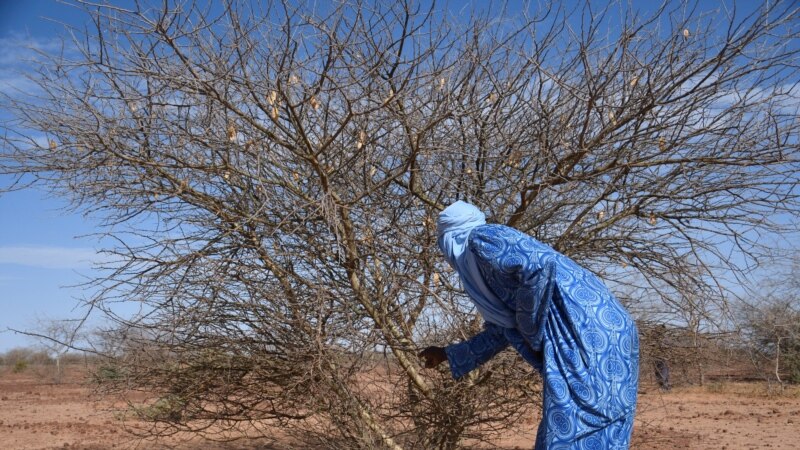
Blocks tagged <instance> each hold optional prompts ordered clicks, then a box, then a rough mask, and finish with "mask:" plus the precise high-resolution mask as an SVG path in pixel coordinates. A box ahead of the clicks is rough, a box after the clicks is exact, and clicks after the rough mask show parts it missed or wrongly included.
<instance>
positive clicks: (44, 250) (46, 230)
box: [0, 0, 97, 352]
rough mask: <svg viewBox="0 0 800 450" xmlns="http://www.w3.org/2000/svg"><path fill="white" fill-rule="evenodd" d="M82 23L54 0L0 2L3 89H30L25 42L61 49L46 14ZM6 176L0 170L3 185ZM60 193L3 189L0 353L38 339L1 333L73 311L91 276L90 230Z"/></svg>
mask: <svg viewBox="0 0 800 450" xmlns="http://www.w3.org/2000/svg"><path fill="white" fill-rule="evenodd" d="M45 16H46V17H57V18H58V20H60V21H63V22H64V23H70V24H80V23H82V22H84V21H85V20H86V17H85V16H84V15H83V14H82V13H81V12H80V11H78V10H77V9H76V8H73V7H70V6H67V5H64V4H59V3H56V2H55V1H46V0H33V1H25V2H22V1H15V0H0V89H2V90H3V91H5V92H8V90H9V89H13V88H23V89H25V88H29V84H28V83H27V82H26V81H25V80H24V78H21V77H20V71H23V70H25V68H26V64H25V63H24V59H25V58H29V57H32V56H33V55H34V53H33V52H31V51H30V50H29V49H27V48H26V47H31V46H33V47H36V48H40V49H43V50H52V49H56V48H58V39H57V37H58V33H60V32H61V31H62V30H63V27H62V26H61V25H59V24H57V23H54V22H52V21H49V20H45V19H43V17H45ZM8 180H9V178H7V177H3V176H2V175H0V186H3V185H6V184H8ZM66 206H67V204H66V203H65V201H64V200H63V199H58V198H54V197H52V196H50V195H49V194H48V193H47V192H44V191H42V190H36V189H26V190H22V191H16V192H11V193H8V194H4V195H0V309H2V313H0V352H2V351H6V350H8V349H10V348H13V347H16V346H23V345H32V344H35V341H32V340H31V339H30V338H27V337H25V336H23V335H19V334H15V333H13V332H11V331H5V330H7V329H8V328H16V329H35V328H36V326H37V325H36V322H37V320H39V319H42V320H47V319H61V318H65V317H77V316H78V315H80V314H81V311H79V310H76V309H75V306H76V305H77V302H76V301H75V299H76V298H81V297H82V296H83V295H87V292H85V290H83V289H81V288H78V287H70V286H74V285H77V284H80V283H82V282H84V281H85V280H86V278H85V276H86V275H91V272H92V271H91V261H92V260H93V259H95V258H96V253H95V247H96V244H97V240H96V239H94V238H79V237H78V236H82V235H87V234H90V233H92V232H93V231H95V225H94V224H93V223H91V222H88V221H86V220H85V219H84V218H83V217H82V216H81V215H80V214H77V213H70V212H67V211H65V207H66Z"/></svg>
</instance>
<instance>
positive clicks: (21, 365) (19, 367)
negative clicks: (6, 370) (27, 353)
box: [12, 359, 28, 373]
mask: <svg viewBox="0 0 800 450" xmlns="http://www.w3.org/2000/svg"><path fill="white" fill-rule="evenodd" d="M27 368H28V361H25V360H24V359H22V360H19V361H17V362H16V363H14V368H13V369H12V372H14V373H21V372H24V371H25V369H27Z"/></svg>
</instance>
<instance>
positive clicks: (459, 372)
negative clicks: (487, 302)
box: [444, 323, 509, 378]
mask: <svg viewBox="0 0 800 450" xmlns="http://www.w3.org/2000/svg"><path fill="white" fill-rule="evenodd" d="M484 328H485V329H484V330H483V331H482V332H480V333H478V334H476V335H475V336H472V337H471V338H470V339H468V340H466V341H464V342H459V343H457V344H451V345H448V346H447V347H445V349H444V351H445V353H447V361H448V363H449V364H450V373H452V374H453V378H461V377H463V376H464V375H466V374H467V373H469V372H471V371H472V370H474V369H475V368H477V367H479V366H480V365H481V364H483V363H485V362H486V361H488V360H490V359H492V358H493V357H494V356H495V355H496V354H498V353H500V352H501V351H503V350H504V349H505V348H506V347H508V344H509V341H508V339H506V337H505V334H504V332H503V328H502V327H499V326H497V325H494V324H491V323H486V324H485V325H484Z"/></svg>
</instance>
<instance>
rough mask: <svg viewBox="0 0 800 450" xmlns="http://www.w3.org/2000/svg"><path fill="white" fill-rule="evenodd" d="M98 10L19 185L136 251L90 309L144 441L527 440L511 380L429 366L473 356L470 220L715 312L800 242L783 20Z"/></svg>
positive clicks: (113, 268)
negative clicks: (459, 263) (739, 281)
mask: <svg viewBox="0 0 800 450" xmlns="http://www.w3.org/2000/svg"><path fill="white" fill-rule="evenodd" d="M84 6H85V8H86V9H87V12H88V15H89V16H90V17H91V21H92V26H91V27H89V28H87V29H85V30H70V31H71V32H72V36H73V40H72V41H71V45H72V46H73V48H74V52H77V56H75V55H74V54H73V53H70V52H67V53H65V54H64V55H62V56H56V57H54V58H52V60H51V61H50V63H49V64H46V65H45V66H43V67H42V69H41V70H40V71H39V72H38V73H37V74H36V76H35V77H34V78H33V80H34V81H35V82H36V83H37V84H38V85H39V86H40V88H41V91H40V92H38V93H37V96H36V97H35V98H25V97H19V96H6V97H5V100H4V103H3V106H4V108H5V109H7V111H9V112H10V114H11V115H13V119H12V120H10V121H8V122H7V123H5V124H4V133H3V138H2V142H3V153H2V160H0V167H2V171H3V172H5V173H6V174H11V175H13V176H15V177H17V178H16V182H15V183H14V187H19V186H24V185H26V183H37V184H40V185H43V186H46V187H48V188H50V189H52V190H53V192H55V193H56V194H58V195H62V196H65V197H66V198H69V199H71V200H72V202H73V204H74V206H75V207H76V208H77V209H79V210H82V211H85V212H86V213H88V214H94V215H96V216H98V217H100V218H102V219H103V226H104V231H103V233H105V235H106V236H107V238H108V239H113V240H114V242H117V243H118V245H116V246H110V247H109V248H108V249H107V251H108V253H109V254H110V255H112V257H113V260H115V261H117V262H116V263H109V264H107V267H106V272H105V275H104V276H103V278H102V279H99V280H97V282H96V283H95V285H94V286H95V288H96V289H95V292H96V295H94V296H93V300H92V306H93V307H94V308H95V309H96V310H98V311H103V312H104V313H105V314H106V315H107V316H108V317H109V318H110V319H112V320H113V321H114V323H115V324H116V325H115V328H116V331H117V333H118V334H116V335H115V336H117V337H118V338H119V339H122V340H123V341H124V342H123V343H120V344H118V345H116V346H115V347H114V348H115V349H116V350H115V351H114V352H111V354H110V357H112V358H113V360H114V361H115V363H116V364H118V367H120V372H119V373H121V374H124V382H120V383H119V384H117V385H116V386H117V387H118V388H119V389H140V390H144V391H146V392H148V393H156V394H158V395H159V396H160V398H161V400H160V403H158V404H157V405H153V407H154V408H155V411H156V412H157V413H153V411H154V409H152V408H151V409H149V410H147V411H149V413H146V414H143V417H144V418H146V419H150V420H151V421H152V422H153V424H154V427H153V428H152V429H150V430H148V433H151V434H161V433H171V432H176V431H181V430H190V431H194V432H198V433H204V434H205V435H206V436H207V437H210V438H217V439H227V438H231V436H237V435H236V434H235V433H237V432H241V431H247V433H248V435H258V434H259V433H262V434H263V433H264V432H265V431H264V422H263V421H264V420H267V419H269V420H272V421H274V422H276V423H279V424H282V425H285V426H286V427H288V428H289V429H290V430H294V431H295V432H296V433H295V435H296V436H297V437H298V439H306V440H315V439H316V440H321V439H326V440H325V441H324V442H325V444H326V446H327V447H329V448H335V447H337V446H340V447H342V448H356V447H358V448H370V447H376V446H377V447H388V448H400V447H405V446H407V447H410V448H433V447H438V448H453V447H456V446H458V445H461V444H463V442H464V440H465V439H479V440H480V439H489V438H491V436H492V435H493V434H492V432H497V431H498V430H502V429H503V427H506V426H508V424H509V423H511V422H512V421H513V419H515V418H516V417H518V416H519V415H520V414H525V413H527V409H526V407H527V405H529V404H530V403H531V402H532V398H533V397H534V396H535V395H536V393H537V390H536V389H537V388H536V384H535V379H534V378H533V377H532V373H531V370H530V369H528V368H526V367H524V366H520V365H519V364H518V363H517V360H516V359H515V358H513V357H511V355H508V357H505V358H499V359H498V360H496V361H493V362H492V363H490V364H489V365H487V366H485V367H484V368H483V369H482V370H480V371H477V372H475V373H474V374H473V375H471V376H470V378H469V379H468V380H467V381H466V382H464V383H453V382H452V381H449V377H448V375H447V374H443V373H438V372H425V371H423V370H422V369H421V368H420V365H419V362H418V361H417V360H416V358H415V356H414V355H415V353H416V350H417V349H418V348H419V347H418V345H428V344H433V343H444V342H448V341H451V340H453V339H458V338H461V337H467V336H469V335H470V334H471V333H472V332H474V331H476V329H477V328H479V324H477V323H476V322H475V320H474V317H475V316H474V312H473V311H472V309H471V308H470V307H469V302H468V301H466V299H465V297H464V296H463V294H460V293H459V289H458V286H454V285H453V281H454V280H455V277H454V274H453V273H451V272H448V271H447V269H446V267H445V264H444V262H443V260H442V258H441V257H440V256H439V252H438V250H437V248H436V239H435V218H436V214H437V212H438V211H439V210H440V209H441V208H442V205H444V204H447V203H448V202H450V201H453V200H455V199H457V198H459V197H461V198H468V199H469V200H471V201H472V202H473V203H475V204H477V205H479V206H480V207H482V208H483V209H484V210H485V211H487V212H488V213H489V214H490V220H492V221H494V222H500V223H506V224H509V225H512V226H515V227H517V228H519V229H521V230H523V231H525V232H528V233H531V234H533V235H534V236H535V237H537V238H538V239H540V240H542V241H544V242H547V243H549V244H551V245H552V246H553V247H555V248H556V249H557V250H559V251H561V252H563V253H565V254H567V255H569V256H570V257H572V258H573V259H575V260H576V261H578V262H580V263H582V264H584V265H586V266H588V267H590V268H592V269H593V270H595V271H596V272H598V273H599V274H601V275H602V276H604V277H605V278H606V279H608V280H610V282H614V283H616V284H617V285H619V284H627V285H630V286H634V287H636V286H640V287H641V286H645V287H647V288H648V291H649V292H651V293H652V294H654V295H656V296H658V297H659V298H660V300H659V301H658V303H659V304H662V305H672V306H676V305H680V302H679V301H677V299H680V298H690V297H688V296H689V295H690V294H693V293H696V292H698V291H702V292H709V293H711V294H712V295H710V296H708V297H707V298H708V299H709V300H708V302H707V303H704V304H703V305H698V307H699V306H702V307H703V308H713V307H714V306H713V305H714V304H719V303H720V302H721V300H718V299H723V298H724V296H723V295H722V291H723V290H724V289H722V288H721V287H720V284H718V283H717V281H718V280H717V278H716V276H718V274H720V273H721V271H723V270H726V271H727V270H734V271H742V270H745V269H746V268H747V266H746V265H745V266H742V265H741V264H740V263H739V262H741V261H743V262H744V263H743V264H747V263H751V262H755V261H757V259H758V257H759V254H760V250H759V247H758V242H757V239H756V238H757V236H758V234H759V233H763V232H768V231H775V230H778V229H779V228H780V224H779V223H776V222H775V221H773V220H772V217H774V215H775V214H776V213H782V212H783V213H788V214H793V215H795V216H796V214H797V182H798V175H797V174H798V173H799V172H800V171H798V162H800V161H799V160H798V148H797V131H798V127H799V126H800V124H798V122H797V120H796V117H797V104H798V103H797V100H798V89H797V87H796V84H795V83H796V82H797V74H796V67H797V66H796V64H797V56H798V54H797V51H798V50H797V48H798V46H797V45H796V44H797V40H796V37H797V25H798V11H797V9H796V8H795V7H794V6H792V5H791V4H781V3H776V2H770V4H768V5H764V6H763V7H761V8H759V9H757V10H755V11H754V12H752V13H751V14H747V15H742V14H740V13H738V12H737V11H716V12H701V11H700V10H698V8H697V6H696V5H695V4H680V5H675V4H673V3H669V2H668V3H665V4H664V5H663V6H662V7H660V8H659V9H657V10H656V11H654V12H653V13H651V14H648V15H640V14H637V13H636V12H635V11H633V10H632V9H631V8H630V7H628V6H626V5H625V4H623V3H619V4H618V3H611V4H609V5H606V6H604V7H601V8H598V7H596V6H595V5H593V4H590V3H589V2H586V3H584V4H581V5H578V6H577V7H575V8H574V9H565V7H561V6H559V4H558V3H557V2H554V3H551V4H544V5H541V6H539V7H538V9H536V10H534V9H535V8H531V10H525V11H513V12H512V11H505V10H503V11H499V12H498V11H488V12H484V13H480V12H476V13H475V14H473V15H471V16H470V17H469V18H459V17H455V18H452V19H451V18H449V16H451V15H452V13H450V12H449V10H448V9H447V8H446V7H443V6H433V7H430V8H426V7H423V6H421V5H418V4H415V3H413V2H411V1H399V2H376V3H372V2H363V3H362V2H341V3H335V4H333V5H330V6H320V5H316V6H314V4H311V3H308V4H305V3H304V4H301V5H298V6H295V5H292V4H289V2H284V3H279V2H267V3H265V4H263V5H254V4H252V3H251V2H238V1H228V2H225V3H224V6H223V7H221V8H217V7H214V6H213V5H207V6H201V5H199V4H195V3H193V2H186V3H183V2H180V3H176V4H172V3H170V2H165V3H164V4H161V5H150V4H146V3H137V4H136V6H135V7H134V8H132V9H126V8H122V7H118V6H112V5H99V6H96V5H94V4H91V3H86V4H85V5H84ZM495 14H499V18H498V17H496V16H495ZM731 252H738V253H741V254H743V255H744V256H743V259H732V258H729V255H730V254H731ZM737 261H739V262H737ZM698 265H700V266H703V267H704V268H705V269H704V270H702V271H698V270H697V267H698ZM117 302H127V303H139V304H141V306H142V308H141V313H140V314H136V315H133V316H122V315H120V314H118V312H117V310H115V304H116V303H117ZM715 302H716V303H715ZM630 303H631V305H632V306H636V305H637V303H639V301H637V300H635V299H632V300H631V302H630ZM677 308H678V309H680V306H677ZM112 386H113V385H112ZM140 411H144V410H140Z"/></svg>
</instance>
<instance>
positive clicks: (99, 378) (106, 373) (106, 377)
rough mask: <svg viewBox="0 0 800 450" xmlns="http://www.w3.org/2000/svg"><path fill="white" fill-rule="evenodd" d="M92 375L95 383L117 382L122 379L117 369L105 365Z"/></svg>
mask: <svg viewBox="0 0 800 450" xmlns="http://www.w3.org/2000/svg"><path fill="white" fill-rule="evenodd" d="M93 375H94V380H95V382H97V383H104V382H108V381H117V380H119V379H121V378H122V377H123V373H122V371H121V370H120V369H119V367H116V366H112V365H107V364H106V365H102V366H100V367H98V368H97V370H96V371H95V372H94V374H93Z"/></svg>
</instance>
